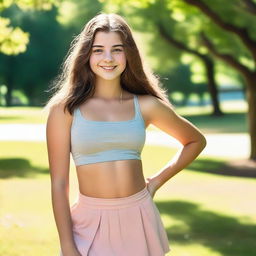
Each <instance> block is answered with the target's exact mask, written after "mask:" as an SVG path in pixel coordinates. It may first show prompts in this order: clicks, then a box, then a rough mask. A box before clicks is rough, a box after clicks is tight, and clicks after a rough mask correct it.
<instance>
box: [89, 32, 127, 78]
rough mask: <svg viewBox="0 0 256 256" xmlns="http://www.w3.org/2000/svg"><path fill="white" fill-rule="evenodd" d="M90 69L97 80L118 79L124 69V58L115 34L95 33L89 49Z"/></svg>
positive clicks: (118, 38) (119, 39)
mask: <svg viewBox="0 0 256 256" xmlns="http://www.w3.org/2000/svg"><path fill="white" fill-rule="evenodd" d="M90 67H91V70H92V71H93V73H94V74H95V75H96V78H97V79H103V80H115V79H120V75H121V74H122V72H123V71H124V70H125V67H126V57H125V52H124V48H123V43H122V40H121V37H120V36H119V34H118V33H117V32H102V31H99V32H97V33H96V35H95V39H94V42H93V46H92V49H91V55H90Z"/></svg>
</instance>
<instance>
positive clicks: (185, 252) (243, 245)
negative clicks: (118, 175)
mask: <svg viewBox="0 0 256 256" xmlns="http://www.w3.org/2000/svg"><path fill="white" fill-rule="evenodd" d="M0 148H1V149H4V150H1V153H0V199H1V207H0V225H1V228H0V241H4V243H1V246H0V255H4V256H23V255H24V256H35V255H36V256H44V255H58V254H57V253H58V250H59V248H58V236H57V231H56V227H55V222H54V219H53V215H52V208H51V200H50V177H49V171H48V168H47V152H46V145H45V144H44V143H42V142H0ZM174 153H175V150H174V149H171V148H165V147H159V146H149V145H146V146H145V148H144V150H143V153H142V161H143V168H144V174H145V177H147V176H150V175H151V174H153V173H154V172H156V171H157V170H159V169H160V168H161V167H162V166H163V165H164V164H165V163H167V161H168V160H169V159H170V158H171V156H172V155H173V154H174ZM207 162H209V165H208V164H207ZM71 163H72V165H71V176H70V181H71V183H70V186H71V191H70V201H71V202H72V201H74V200H75V197H76V193H77V180H76V175H75V168H74V165H73V162H72V161H71ZM202 164H204V165H205V172H202V169H201V168H199V166H202ZM216 167H218V168H219V169H221V168H222V167H223V160H220V159H209V158H199V159H198V160H196V161H195V162H194V163H193V164H192V165H191V166H189V168H188V169H186V170H183V171H182V172H180V173H179V174H177V175H176V176H175V177H173V178H172V179H171V180H169V181H168V182H167V183H165V184H164V186H163V187H161V188H160V189H159V190H158V192H157V194H156V196H155V198H154V200H155V202H156V204H157V206H158V208H159V211H160V213H161V216H162V218H163V222H164V225H165V228H166V230H167V233H168V237H169V241H170V245H171V248H172V250H173V253H169V254H168V256H170V255H175V256H204V255H205V256H208V255H209V256H218V255H223V256H224V255H225V256H245V255H248V256H250V255H254V254H255V237H256V229H255V223H256V216H255V211H256V205H255V204H253V203H252V202H253V201H254V198H253V197H254V195H255V194H256V181H255V180H253V179H249V178H239V177H230V176H224V175H220V174H211V173H208V172H207V171H210V169H212V168H216Z"/></svg>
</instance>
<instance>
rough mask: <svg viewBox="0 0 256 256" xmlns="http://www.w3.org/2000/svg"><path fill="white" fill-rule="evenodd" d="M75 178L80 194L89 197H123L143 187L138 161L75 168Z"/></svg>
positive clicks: (103, 163) (141, 172) (140, 164)
mask: <svg viewBox="0 0 256 256" xmlns="http://www.w3.org/2000/svg"><path fill="white" fill-rule="evenodd" d="M77 176H78V183H79V191H80V193H81V194H84V195H86V196H90V197H99V198H115V197H125V196H128V195H130V194H133V193H136V192H137V191H139V190H140V189H142V188H143V187H145V179H144V175H143V170H142V163H141V161H140V160H122V161H111V162H102V163H95V164H90V165H82V166H77Z"/></svg>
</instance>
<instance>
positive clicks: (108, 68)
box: [100, 66, 117, 70]
mask: <svg viewBox="0 0 256 256" xmlns="http://www.w3.org/2000/svg"><path fill="white" fill-rule="evenodd" d="M100 67H101V68H103V69H104V70H114V69H115V68H116V67H117V66H100Z"/></svg>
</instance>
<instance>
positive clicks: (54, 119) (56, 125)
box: [46, 105, 80, 256]
mask: <svg viewBox="0 0 256 256" xmlns="http://www.w3.org/2000/svg"><path fill="white" fill-rule="evenodd" d="M71 123H72V115H70V114H69V113H68V112H67V111H66V113H64V108H63V106H62V105H60V106H54V107H53V108H52V109H51V110H50V113H49V115H48V119H47V124H46V141H47V151H48V161H49V169H50V177H51V197H52V207H53V213H54V218H55V222H56V226H57V230H58V234H59V239H60V245H61V250H62V254H63V256H73V255H74V256H79V255H80V254H79V252H78V251H77V248H76V245H75V242H74V239H73V233H72V221H71V214H70V205H69V167H70V128H71Z"/></svg>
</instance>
